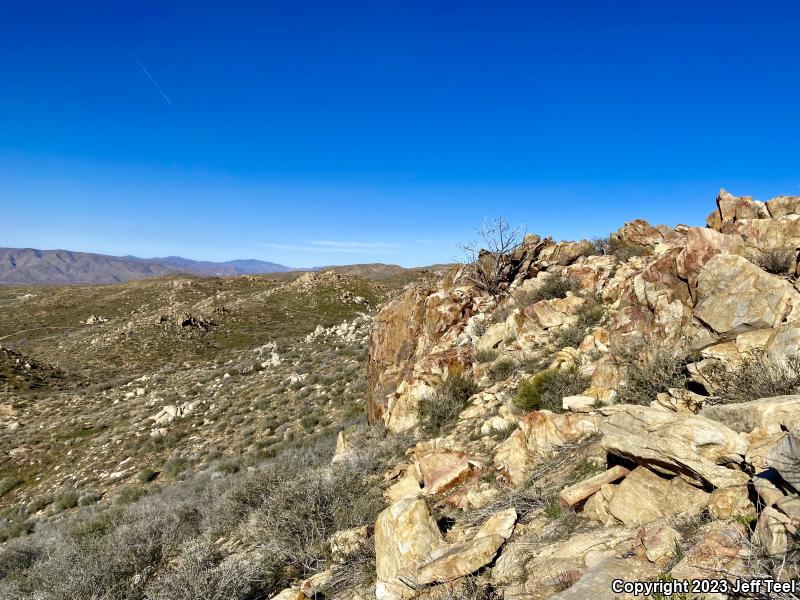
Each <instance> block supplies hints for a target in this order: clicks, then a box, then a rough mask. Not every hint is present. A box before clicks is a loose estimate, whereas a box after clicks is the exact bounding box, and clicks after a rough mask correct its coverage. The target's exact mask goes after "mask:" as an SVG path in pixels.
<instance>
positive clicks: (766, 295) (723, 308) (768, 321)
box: [694, 254, 800, 333]
mask: <svg viewBox="0 0 800 600" xmlns="http://www.w3.org/2000/svg"><path fill="white" fill-rule="evenodd" d="M798 304H800V294H798V293H797V291H796V290H795V289H794V288H793V287H792V285H791V284H790V283H789V282H788V281H785V280H784V279H781V278H779V277H775V276H774V275H770V274H768V273H766V272H765V271H762V270H761V269H760V268H759V267H757V266H756V265H754V264H753V263H751V262H750V261H749V260H747V259H746V258H742V257H741V256H736V255H732V254H718V255H716V256H714V257H712V258H711V259H710V260H709V261H708V262H707V263H706V264H705V266H704V267H703V268H702V270H701V271H700V274H699V275H698V276H697V305H696V306H695V308H694V315H695V316H696V317H697V318H698V319H700V320H701V321H702V322H703V323H706V324H707V325H708V326H709V327H710V328H711V329H713V330H714V331H715V332H717V333H727V332H729V331H734V330H740V329H743V328H765V327H775V326H777V325H780V324H781V322H783V320H784V319H786V318H787V317H789V316H791V317H792V318H796V314H794V313H795V308H796V307H797V306H798Z"/></svg>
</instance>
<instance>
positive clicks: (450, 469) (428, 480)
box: [417, 452, 472, 494]
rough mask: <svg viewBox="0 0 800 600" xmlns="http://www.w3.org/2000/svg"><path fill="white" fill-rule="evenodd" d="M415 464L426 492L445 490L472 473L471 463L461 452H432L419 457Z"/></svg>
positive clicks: (437, 492)
mask: <svg viewBox="0 0 800 600" xmlns="http://www.w3.org/2000/svg"><path fill="white" fill-rule="evenodd" d="M417 466H418V468H419V471H420V474H421V475H422V480H423V481H424V483H425V491H426V493H428V494H441V493H442V492H446V491H447V490H449V489H452V488H454V487H455V486H457V485H458V484H460V483H461V482H463V481H465V480H466V479H467V478H469V476H470V474H471V473H472V465H471V464H470V461H469V458H468V456H467V455H466V454H464V453H463V452H432V453H430V454H426V455H424V456H422V457H420V458H419V459H418V460H417Z"/></svg>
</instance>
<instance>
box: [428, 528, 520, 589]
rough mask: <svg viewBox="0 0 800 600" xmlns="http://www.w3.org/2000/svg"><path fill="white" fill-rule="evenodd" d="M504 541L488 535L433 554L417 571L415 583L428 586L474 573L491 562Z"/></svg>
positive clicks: (497, 536)
mask: <svg viewBox="0 0 800 600" xmlns="http://www.w3.org/2000/svg"><path fill="white" fill-rule="evenodd" d="M505 541H506V540H505V538H504V537H503V536H501V535H489V536H486V537H481V538H477V539H474V540H470V541H468V542H463V543H460V544H453V545H451V546H447V547H445V548H442V549H441V550H439V551H437V552H433V553H432V554H431V557H430V562H428V563H427V564H425V565H423V566H422V567H420V568H419V570H418V571H417V577H416V581H417V583H418V584H421V585H428V584H431V583H436V582H445V581H453V580H454V579H458V578H460V577H464V576H466V575H469V574H470V573H474V572H475V571H477V570H478V569H480V568H481V567H483V566H484V565H486V564H488V563H490V562H491V561H492V559H493V558H494V557H495V555H496V554H497V551H498V550H499V549H500V546H502V545H503V543H505Z"/></svg>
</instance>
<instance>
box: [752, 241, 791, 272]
mask: <svg viewBox="0 0 800 600" xmlns="http://www.w3.org/2000/svg"><path fill="white" fill-rule="evenodd" d="M753 262H755V263H756V264H757V265H758V266H759V267H761V268H762V269H764V270H765V271H766V272H767V273H772V274H773V275H786V274H788V273H789V271H790V270H791V269H792V267H793V266H794V264H795V250H794V248H773V249H772V250H767V251H766V252H762V253H761V254H760V255H758V256H757V257H755V259H754V261H753Z"/></svg>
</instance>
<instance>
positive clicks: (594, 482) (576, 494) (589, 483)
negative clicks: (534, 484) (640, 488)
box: [558, 465, 630, 508]
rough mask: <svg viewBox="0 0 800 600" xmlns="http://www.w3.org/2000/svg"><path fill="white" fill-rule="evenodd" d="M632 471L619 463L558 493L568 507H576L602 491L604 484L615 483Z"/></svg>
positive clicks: (562, 502)
mask: <svg viewBox="0 0 800 600" xmlns="http://www.w3.org/2000/svg"><path fill="white" fill-rule="evenodd" d="M628 473H630V471H629V470H628V469H626V468H625V467H621V466H619V465H617V466H615V467H612V468H610V469H608V470H607V471H605V472H603V473H600V474H599V475H595V476H594V477H590V478H589V479H585V480H583V481H581V482H579V483H576V484H575V485H571V486H569V487H567V488H564V489H563V490H561V492H560V493H559V494H558V497H559V499H560V500H561V504H562V505H563V506H564V507H566V508H574V507H576V506H578V505H580V504H581V503H582V502H583V501H584V500H586V499H587V498H589V496H592V495H594V494H596V493H597V492H599V491H600V488H602V487H603V486H604V485H606V484H608V483H614V482H615V481H619V480H620V479H622V478H623V477H625V476H626V475H627V474H628Z"/></svg>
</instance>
